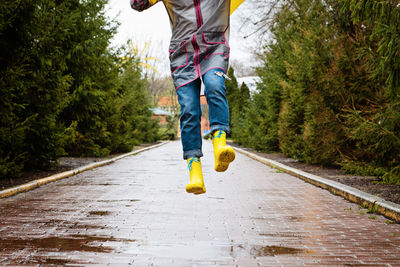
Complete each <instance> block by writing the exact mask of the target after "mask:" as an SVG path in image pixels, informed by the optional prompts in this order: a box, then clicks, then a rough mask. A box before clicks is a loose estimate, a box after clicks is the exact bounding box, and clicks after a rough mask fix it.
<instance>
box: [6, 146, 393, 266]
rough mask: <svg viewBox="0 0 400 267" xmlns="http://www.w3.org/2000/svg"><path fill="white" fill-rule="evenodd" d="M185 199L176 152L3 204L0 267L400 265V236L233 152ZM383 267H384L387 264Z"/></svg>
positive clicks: (382, 222) (159, 152) (184, 177)
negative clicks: (200, 190)
mask: <svg viewBox="0 0 400 267" xmlns="http://www.w3.org/2000/svg"><path fill="white" fill-rule="evenodd" d="M211 147H212V145H211V143H210V142H209V141H206V142H205V143H204V145H203V148H204V151H203V152H204V154H205V157H204V158H203V161H202V162H203V171H204V176H205V183H206V187H207V193H206V194H204V195H200V196H194V195H189V194H186V193H185V185H186V183H187V182H188V174H187V169H186V164H185V162H184V161H182V159H181V153H180V143H179V142H171V143H169V144H167V145H164V146H161V147H159V148H157V149H154V150H150V151H147V152H144V153H141V154H139V155H136V156H133V157H128V158H125V159H122V160H119V161H117V162H116V163H114V164H111V165H107V166H104V167H102V168H98V169H95V170H93V171H88V172H84V173H81V174H79V175H77V176H74V177H71V178H68V179H65V180H61V181H58V182H55V183H52V184H48V185H46V186H43V187H40V188H38V189H35V190H33V191H30V192H27V193H24V194H20V195H17V196H14V197H11V198H7V199H2V200H0V266H3V265H13V266H36V265H39V266H42V265H43V266H48V265H50V266H51V265H56V266H57V265H67V266H69V265H71V266H86V265H93V264H94V265H99V266H104V265H113V266H129V265H133V266H148V265H154V266H194V265H201V266H219V265H221V266H237V265H238V266H246V267H247V266H297V265H300V266H325V265H330V266H345V265H355V266H362V265H369V266H390V265H391V266H400V257H399V255H400V227H399V225H396V224H386V219H385V218H383V217H381V216H376V219H375V220H371V219H369V218H368V215H362V214H360V213H359V212H348V210H350V209H351V210H354V211H357V210H358V207H357V206H356V205H354V204H351V203H349V202H347V201H345V200H343V199H341V198H340V197H337V196H334V195H332V194H330V193H329V192H327V191H324V190H321V189H319V188H317V187H314V186H312V185H309V184H307V183H304V182H303V181H301V180H298V179H296V178H294V177H291V176H289V175H287V174H284V173H276V172H275V171H274V170H271V169H269V168H268V167H266V166H265V165H262V164H260V163H258V162H256V161H254V160H251V159H249V158H247V157H244V156H242V155H240V154H237V158H236V160H235V162H234V163H233V164H232V165H231V166H230V167H229V170H228V171H227V172H226V173H215V172H214V170H213V164H214V162H213V154H212V150H211ZM388 264H390V265H388Z"/></svg>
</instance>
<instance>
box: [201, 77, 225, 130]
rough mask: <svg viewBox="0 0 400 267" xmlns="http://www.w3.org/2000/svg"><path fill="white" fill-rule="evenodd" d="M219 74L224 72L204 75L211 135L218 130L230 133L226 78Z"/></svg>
mask: <svg viewBox="0 0 400 267" xmlns="http://www.w3.org/2000/svg"><path fill="white" fill-rule="evenodd" d="M217 73H222V70H220V69H212V70H209V71H208V72H206V73H205V74H204V75H203V83H204V93H205V95H206V99H207V103H208V109H209V120H210V128H211V129H210V130H211V133H214V132H215V131H217V130H222V131H225V132H227V133H229V132H230V129H229V106H228V101H227V99H226V88H225V77H224V76H222V75H218V74H217Z"/></svg>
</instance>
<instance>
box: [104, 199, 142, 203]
mask: <svg viewBox="0 0 400 267" xmlns="http://www.w3.org/2000/svg"><path fill="white" fill-rule="evenodd" d="M124 201H130V202H136V201H140V199H100V200H97V202H105V203H111V202H124Z"/></svg>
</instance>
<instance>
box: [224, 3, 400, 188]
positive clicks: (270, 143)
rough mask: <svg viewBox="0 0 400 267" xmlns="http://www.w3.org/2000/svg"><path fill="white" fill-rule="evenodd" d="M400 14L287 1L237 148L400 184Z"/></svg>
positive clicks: (372, 6) (381, 8)
mask: <svg viewBox="0 0 400 267" xmlns="http://www.w3.org/2000/svg"><path fill="white" fill-rule="evenodd" d="M399 14H400V6H399V5H398V3H395V2H393V1H372V0H362V1H358V0H341V1H333V0H332V1H320V0H297V1H281V5H280V8H279V10H276V12H275V13H274V15H273V19H272V21H273V24H272V26H271V27H270V29H269V30H270V32H271V36H272V37H273V38H272V41H271V42H270V43H269V44H267V45H266V46H265V47H264V66H263V67H262V68H260V69H259V70H258V74H259V76H260V77H261V80H262V82H261V83H260V84H259V85H258V92H257V93H256V94H255V95H254V96H252V101H251V102H250V103H249V105H248V108H247V109H246V112H245V113H244V114H243V113H240V112H239V113H233V114H234V116H233V117H232V118H231V119H232V124H233V130H234V131H233V136H234V138H235V141H237V142H239V143H242V144H245V145H247V146H251V147H254V148H256V149H258V150H264V151H278V150H280V151H282V152H283V153H284V154H286V155H287V156H290V157H293V158H296V159H299V160H301V161H303V162H307V163H314V164H321V165H331V164H334V165H340V166H342V167H343V169H344V170H346V171H348V172H350V173H355V174H361V175H377V176H380V177H382V180H383V181H384V182H387V183H399V182H400V95H399V84H400V76H399V67H400V57H399V48H400V43H399V42H400V41H399V40H400V36H399V35H400V28H399V27H400V23H399V21H400V15H399ZM235 109H237V107H236V108H235V107H233V110H235ZM243 118H245V119H244V120H243ZM238 121H239V123H238ZM235 126H236V128H235Z"/></svg>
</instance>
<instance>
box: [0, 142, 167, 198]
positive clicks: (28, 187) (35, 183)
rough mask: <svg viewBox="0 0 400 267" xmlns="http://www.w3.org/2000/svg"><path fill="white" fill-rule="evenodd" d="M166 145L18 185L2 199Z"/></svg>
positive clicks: (144, 149)
mask: <svg viewBox="0 0 400 267" xmlns="http://www.w3.org/2000/svg"><path fill="white" fill-rule="evenodd" d="M166 143H168V142H162V143H160V144H156V145H153V146H149V147H145V148H142V149H138V150H135V151H132V152H129V153H126V154H123V155H120V156H117V157H115V158H111V159H108V160H103V161H99V162H94V163H90V164H87V165H85V166H82V167H79V168H76V169H73V170H70V171H66V172H62V173H57V174H54V175H51V176H49V177H45V178H41V179H37V180H34V181H31V182H29V183H26V184H22V185H18V186H15V187H11V188H8V189H4V190H2V191H0V199H1V198H6V197H10V196H13V195H16V194H18V193H21V192H26V191H29V190H32V189H34V188H37V187H39V186H42V185H44V184H48V183H51V182H55V181H57V180H61V179H64V178H67V177H71V176H73V175H76V174H78V173H81V172H84V171H87V170H91V169H94V168H97V167H101V166H104V165H108V164H111V163H113V162H115V161H117V160H120V159H122V158H125V157H128V156H132V155H136V154H139V153H141V152H143V151H146V150H150V149H153V148H156V147H159V146H162V145H164V144H166Z"/></svg>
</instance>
